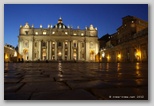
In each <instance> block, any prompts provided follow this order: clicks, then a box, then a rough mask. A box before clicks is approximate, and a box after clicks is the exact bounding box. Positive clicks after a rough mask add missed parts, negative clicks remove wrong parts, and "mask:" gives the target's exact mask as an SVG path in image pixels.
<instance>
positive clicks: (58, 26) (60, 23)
mask: <svg viewBox="0 0 154 106" xmlns="http://www.w3.org/2000/svg"><path fill="white" fill-rule="evenodd" d="M53 28H57V29H67V26H66V25H64V24H63V20H62V18H61V17H60V18H59V19H58V23H57V24H56V25H54V26H53Z"/></svg>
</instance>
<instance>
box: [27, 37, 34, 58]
mask: <svg viewBox="0 0 154 106" xmlns="http://www.w3.org/2000/svg"><path fill="white" fill-rule="evenodd" d="M32 49H33V41H32V40H30V41H29V50H28V60H32V57H33V56H32V55H33V50H32Z"/></svg>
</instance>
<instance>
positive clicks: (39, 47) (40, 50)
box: [39, 41, 42, 60]
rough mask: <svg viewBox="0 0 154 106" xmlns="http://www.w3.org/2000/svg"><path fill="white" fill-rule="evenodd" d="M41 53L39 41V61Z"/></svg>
mask: <svg viewBox="0 0 154 106" xmlns="http://www.w3.org/2000/svg"><path fill="white" fill-rule="evenodd" d="M41 52H42V51H41V41H39V59H40V60H41V54H42V53H41Z"/></svg>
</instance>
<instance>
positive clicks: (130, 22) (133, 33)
mask: <svg viewBox="0 0 154 106" xmlns="http://www.w3.org/2000/svg"><path fill="white" fill-rule="evenodd" d="M122 20H123V21H122V25H121V26H120V27H119V28H118V29H117V32H116V33H114V34H113V35H112V36H111V40H109V41H108V42H106V47H105V48H101V49H102V50H101V51H100V57H101V58H100V59H101V60H100V61H104V62H147V61H148V23H147V22H146V21H143V20H141V19H139V18H136V17H134V16H126V17H124V18H122Z"/></svg>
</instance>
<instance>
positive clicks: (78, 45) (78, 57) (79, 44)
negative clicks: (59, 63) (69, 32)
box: [78, 42, 81, 60]
mask: <svg viewBox="0 0 154 106" xmlns="http://www.w3.org/2000/svg"><path fill="white" fill-rule="evenodd" d="M80 47H81V46H80V42H78V60H80Z"/></svg>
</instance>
